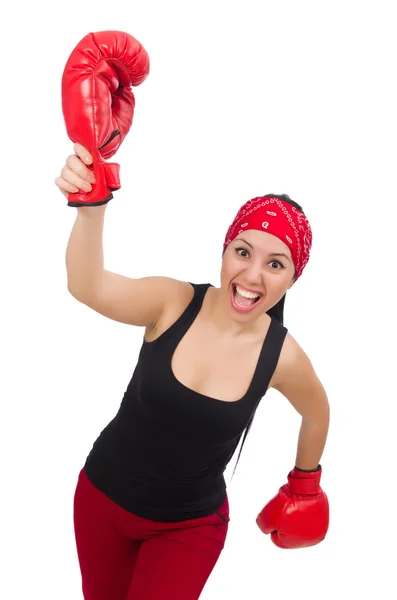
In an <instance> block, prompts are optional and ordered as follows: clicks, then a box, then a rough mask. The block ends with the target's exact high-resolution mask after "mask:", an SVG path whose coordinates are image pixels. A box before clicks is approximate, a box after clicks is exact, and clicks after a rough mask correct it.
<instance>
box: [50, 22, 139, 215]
mask: <svg viewBox="0 0 397 600" xmlns="http://www.w3.org/2000/svg"><path fill="white" fill-rule="evenodd" d="M149 67H150V64H149V57H148V54H147V52H146V50H145V49H144V48H143V46H142V45H141V44H140V43H139V42H138V41H137V40H136V39H135V38H133V37H132V36H131V35H129V34H128V33H124V32H122V31H101V32H98V33H89V34H88V35H86V36H85V37H84V38H83V39H82V40H81V41H80V42H79V43H78V44H77V46H76V48H75V49H74V50H73V52H72V53H71V55H70V57H69V59H68V61H67V63H66V66H65V69H64V72H63V76H62V111H63V116H64V120H65V125H66V130H67V133H68V136H69V138H70V139H71V140H72V141H73V142H75V143H76V142H78V143H79V144H81V145H82V146H84V147H85V148H87V150H88V151H89V152H90V154H91V156H92V158H93V163H92V165H91V166H90V168H91V170H93V171H94V173H95V178H96V183H95V184H94V185H93V186H92V191H91V192H84V191H83V190H80V191H79V192H78V193H77V194H69V195H68V206H97V205H100V204H106V203H107V202H109V200H111V198H113V194H112V190H116V189H119V188H120V176H119V170H120V167H119V165H118V164H117V163H105V159H108V158H110V157H111V156H113V155H114V154H115V153H116V151H117V150H118V148H119V147H120V144H121V143H122V141H123V140H124V138H125V136H126V135H127V133H128V131H129V129H130V127H131V125H132V119H133V116H134V108H135V97H134V94H133V93H132V90H131V86H137V85H139V84H141V83H142V82H143V81H144V80H145V79H146V77H147V76H148V74H149Z"/></svg>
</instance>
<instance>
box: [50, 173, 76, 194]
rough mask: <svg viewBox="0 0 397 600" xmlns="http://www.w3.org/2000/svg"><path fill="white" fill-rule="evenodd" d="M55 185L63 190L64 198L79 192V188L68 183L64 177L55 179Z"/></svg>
mask: <svg viewBox="0 0 397 600" xmlns="http://www.w3.org/2000/svg"><path fill="white" fill-rule="evenodd" d="M54 183H55V185H56V186H57V187H58V188H59V189H60V190H61V192H62V193H63V194H64V196H67V195H68V194H69V193H70V194H77V192H78V191H79V188H78V187H76V186H75V185H73V184H71V183H68V182H67V181H65V179H63V178H62V177H57V178H56V179H55V181H54Z"/></svg>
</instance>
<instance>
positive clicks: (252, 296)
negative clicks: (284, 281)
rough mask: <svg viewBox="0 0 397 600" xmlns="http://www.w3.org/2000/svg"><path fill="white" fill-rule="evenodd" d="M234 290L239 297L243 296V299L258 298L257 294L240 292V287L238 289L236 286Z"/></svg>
mask: <svg viewBox="0 0 397 600" xmlns="http://www.w3.org/2000/svg"><path fill="white" fill-rule="evenodd" d="M236 290H237V291H238V293H239V294H240V295H241V296H244V298H259V294H253V293H252V292H246V291H245V290H242V289H241V288H240V287H238V285H236Z"/></svg>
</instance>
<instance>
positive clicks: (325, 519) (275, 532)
mask: <svg viewBox="0 0 397 600" xmlns="http://www.w3.org/2000/svg"><path fill="white" fill-rule="evenodd" d="M320 479H321V465H319V468H318V470H317V471H311V472H306V471H299V470H298V469H297V468H296V467H295V468H294V469H293V470H292V471H290V473H289V474H288V483H287V484H285V485H283V486H282V487H281V488H280V489H279V491H278V494H277V495H276V496H274V498H272V500H270V502H268V504H266V506H265V507H264V508H263V510H262V511H261V512H260V513H259V515H258V517H257V519H256V523H257V525H258V527H259V528H260V529H261V531H263V533H270V534H271V540H272V542H273V543H274V544H275V545H276V546H278V547H279V548H284V549H293V548H305V547H307V546H315V545H316V544H319V543H320V542H322V541H323V539H324V538H325V536H326V534H327V531H328V526H329V505H328V498H327V496H326V495H325V493H324V492H323V490H322V489H321V487H320Z"/></svg>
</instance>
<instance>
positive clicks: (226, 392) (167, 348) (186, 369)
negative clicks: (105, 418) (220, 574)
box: [56, 144, 329, 600]
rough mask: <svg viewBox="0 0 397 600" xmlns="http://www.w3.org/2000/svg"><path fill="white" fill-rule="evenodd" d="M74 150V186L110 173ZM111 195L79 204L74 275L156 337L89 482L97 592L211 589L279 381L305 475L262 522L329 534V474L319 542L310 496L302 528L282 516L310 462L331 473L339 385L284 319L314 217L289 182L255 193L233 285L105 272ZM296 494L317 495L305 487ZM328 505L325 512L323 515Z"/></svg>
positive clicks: (82, 544)
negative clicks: (252, 441) (252, 449)
mask: <svg viewBox="0 0 397 600" xmlns="http://www.w3.org/2000/svg"><path fill="white" fill-rule="evenodd" d="M74 149H75V155H73V156H70V157H69V158H68V159H67V162H66V165H65V167H64V168H63V169H62V172H61V177H58V178H57V179H56V184H57V186H58V187H59V189H60V190H61V191H62V192H63V194H64V195H65V196H66V197H67V196H68V194H69V193H76V192H77V191H79V190H85V191H87V192H89V191H90V190H91V189H92V187H91V186H92V185H94V184H95V179H94V176H93V174H92V173H91V172H90V170H89V168H88V166H87V165H89V164H90V163H91V161H92V158H91V156H90V155H89V153H88V152H87V150H86V149H85V148H83V147H82V146H81V145H79V144H75V147H74ZM106 207H107V204H104V205H102V206H95V207H91V206H86V207H81V208H78V209H77V210H78V215H77V219H76V222H75V224H74V227H73V230H72V233H71V236H70V240H69V244H68V249H67V255H66V263H67V273H68V289H69V291H70V293H71V294H72V295H73V296H74V297H75V298H76V299H77V300H79V301H80V302H82V303H84V304H85V305H87V306H89V307H90V308H92V309H93V310H95V311H97V312H99V313H101V314H103V315H105V316H107V317H108V318H110V319H114V320H116V321H120V322H122V323H127V324H130V325H135V326H140V327H145V335H144V339H143V344H142V348H141V351H140V354H139V360H138V364H137V365H136V368H135V371H134V374H133V377H132V379H131V381H130V383H129V385H128V387H127V390H126V392H125V394H124V398H123V400H122V403H121V405H120V408H119V411H118V413H117V415H116V416H115V417H114V419H113V420H112V421H111V422H110V423H109V424H108V425H107V427H106V428H105V429H104V430H103V431H102V432H101V434H100V436H99V437H98V439H97V440H96V441H95V443H94V445H93V448H92V450H91V452H90V454H89V456H88V457H87V460H86V462H85V465H84V467H83V469H82V470H81V472H80V475H79V480H78V483H77V488H76V493H75V501H74V522H75V534H76V543H77V551H78V556H79V561H80V568H81V573H82V583H83V592H84V598H85V599H86V600H108V599H109V600H110V599H112V600H126V599H130V600H141V599H143V598H145V599H158V598H160V597H161V598H162V599H165V600H166V599H168V598H170V599H171V598H172V599H173V600H182V599H183V600H196V599H197V598H199V596H200V593H201V591H202V589H203V587H204V585H205V583H206V581H207V579H208V577H209V575H210V573H211V571H212V570H213V568H214V566H215V564H216V562H217V560H218V558H219V555H220V553H221V551H222V549H223V547H224V543H225V540H226V535H227V530H228V522H229V506H228V498H227V493H226V484H225V480H224V477H223V473H224V470H225V469H226V466H227V464H228V462H229V461H230V459H231V457H232V455H233V453H234V451H235V449H236V447H237V445H238V442H239V440H240V439H241V435H242V433H243V431H244V429H246V432H245V433H246V434H247V431H248V428H249V426H250V425H251V423H252V419H253V417H254V414H255V411H256V408H257V406H258V404H259V402H260V400H261V398H262V397H263V396H264V395H265V394H266V391H267V389H268V388H270V387H273V388H275V389H277V390H279V391H280V392H281V393H283V394H284V395H285V396H286V397H287V398H288V400H290V402H291V404H292V405H293V406H294V408H295V409H296V410H297V411H298V412H299V413H300V414H301V415H302V427H301V431H300V436H299V443H298V453H297V458H296V466H295V469H294V471H293V472H291V473H290V475H289V476H288V480H289V485H290V486H291V487H290V488H288V486H283V488H281V489H280V491H279V494H278V496H276V497H275V498H274V499H273V500H272V501H271V502H270V503H269V504H268V505H267V507H265V509H264V511H265V510H267V514H266V515H265V513H264V511H262V513H263V515H265V516H263V518H262V519H261V520H259V517H258V521H257V522H258V525H259V526H260V527H261V529H262V531H264V532H265V533H271V534H272V540H273V541H274V543H276V544H277V545H278V546H280V547H283V548H288V547H289V548H292V547H301V546H304V545H313V544H314V543H318V542H319V541H321V540H322V539H323V538H324V537H325V533H326V530H327V527H328V522H327V516H326V515H325V512H326V511H324V505H325V503H326V497H325V495H324V494H323V492H322V491H321V488H319V486H317V488H316V491H315V502H316V507H317V508H318V502H319V499H320V500H321V503H322V504H321V510H322V513H321V514H322V516H321V519H322V525H321V527H322V529H321V532H320V533H318V532H316V534H315V536H314V537H313V538H312V539H311V540H310V542H309V541H308V539H306V540H305V541H302V538H305V535H306V530H307V528H308V527H309V525H308V524H307V523H306V524H304V523H305V519H304V510H303V509H301V508H300V509H299V510H300V512H299V518H296V517H295V519H296V524H297V525H296V528H297V530H299V528H301V531H299V532H298V533H296V536H295V537H296V538H298V537H300V540H299V542H296V539H295V540H293V541H292V542H291V543H289V540H288V536H285V537H284V538H283V536H282V535H281V526H280V531H277V529H278V526H277V527H276V526H274V525H273V524H272V523H271V518H272V517H270V513H272V514H273V515H274V514H275V511H276V512H277V511H279V512H280V514H281V513H282V512H283V510H284V509H283V508H281V509H280V508H277V507H279V506H281V505H282V507H285V506H286V504H285V503H286V502H288V501H289V499H290V497H291V489H292V486H293V485H295V484H294V481H298V480H299V477H300V476H301V475H300V474H302V478H303V479H302V480H303V481H306V479H304V478H308V479H309V480H310V483H313V484H314V482H315V479H316V481H317V484H318V482H319V475H318V472H319V471H320V470H321V466H320V465H319V461H320V458H321V455H322V452H323V449H324V445H325V441H326V436H327V431H328V423H329V406H328V401H327V396H326V394H325V391H324V388H323V386H322V385H321V383H320V381H319V380H318V377H317V376H316V374H315V372H314V370H313V367H312V365H311V363H310V361H309V359H308V357H307V356H306V354H305V353H304V352H303V350H302V349H301V348H300V346H299V344H298V343H297V342H296V341H295V340H294V339H293V337H292V336H291V335H290V334H289V333H288V331H287V329H286V328H285V327H284V326H283V305H284V300H285V294H286V292H287V290H289V289H291V287H292V286H293V284H294V283H295V281H296V280H297V279H298V278H299V277H300V275H301V273H302V271H303V269H304V267H305V265H306V264H307V261H308V259H309V254H310V247H311V229H310V225H309V223H308V221H307V219H306V217H305V216H304V214H303V211H302V208H301V207H300V206H299V205H297V204H296V203H295V202H293V201H292V200H290V198H289V197H288V196H274V195H270V196H264V197H261V198H256V199H254V200H251V201H249V202H248V203H246V204H245V205H243V206H242V207H241V209H240V210H239V212H238V214H237V216H236V219H235V220H234V222H233V223H232V225H231V226H230V227H229V230H228V232H227V235H226V239H225V242H224V248H223V258H222V270H221V287H220V288H215V287H214V286H212V285H211V284H191V283H188V282H183V281H178V280H175V279H171V278H167V277H146V278H141V279H131V278H128V277H123V276H121V275H117V274H115V273H110V272H109V271H106V270H104V261H103V252H102V232H103V222H104V214H105V212H106ZM243 442H244V440H243ZM297 485H298V491H299V485H300V483H299V481H298V484H297ZM301 492H302V490H301ZM320 492H321V493H320ZM302 494H303V492H302V493H301V496H302ZM312 497H313V494H312ZM294 502H295V505H298V504H299V502H300V504H299V506H300V507H302V506H303V505H304V507H305V508H306V507H307V506H309V505H310V506H313V502H312V501H310V502H311V503H310V502H307V504H304V503H303V501H302V497H301V499H300V500H296V498H295V500H294ZM295 505H294V506H295ZM317 508H310V510H311V511H315V510H317ZM284 512H287V513H288V512H289V511H287V510H286V511H284ZM291 512H292V511H291ZM262 513H261V515H262ZM324 515H325V516H324ZM302 516H303V518H302ZM317 517H318V515H316V518H314V519H312V513H311V515H310V519H309V521H313V522H316V523H317V522H318V520H319V519H318V518H317ZM278 522H279V519H278V517H277V523H278ZM269 523H270V525H269ZM302 523H303V525H302ZM302 527H303V530H302ZM305 528H306V529H305ZM289 535H290V538H291V534H289ZM292 537H293V536H292ZM314 538H315V539H314Z"/></svg>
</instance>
